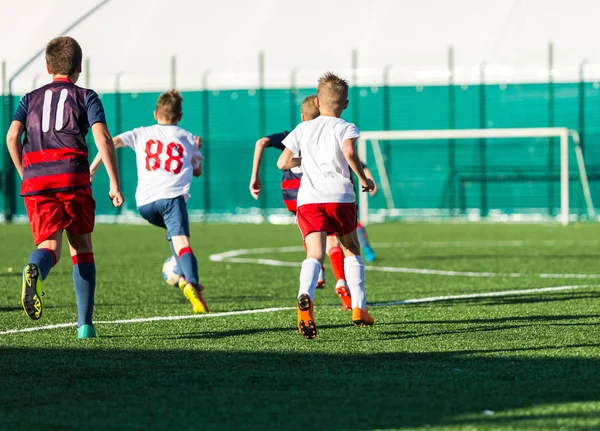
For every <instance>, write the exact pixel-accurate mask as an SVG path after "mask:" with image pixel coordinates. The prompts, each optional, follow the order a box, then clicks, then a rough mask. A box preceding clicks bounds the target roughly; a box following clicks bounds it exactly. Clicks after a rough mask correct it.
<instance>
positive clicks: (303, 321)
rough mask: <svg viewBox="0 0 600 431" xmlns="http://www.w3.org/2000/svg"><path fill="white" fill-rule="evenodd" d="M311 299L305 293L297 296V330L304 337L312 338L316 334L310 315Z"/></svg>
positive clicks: (315, 327)
mask: <svg viewBox="0 0 600 431" xmlns="http://www.w3.org/2000/svg"><path fill="white" fill-rule="evenodd" d="M312 308H313V305H312V301H311V300H310V297H309V296H308V295H306V294H304V295H301V296H300V298H298V330H299V331H300V333H301V334H302V336H303V337H304V338H306V339H307V340H312V339H313V338H315V337H316V336H317V325H316V324H315V321H314V318H313V316H312Z"/></svg>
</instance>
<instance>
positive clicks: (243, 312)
mask: <svg viewBox="0 0 600 431" xmlns="http://www.w3.org/2000/svg"><path fill="white" fill-rule="evenodd" d="M593 287H600V285H598V284H582V285H569V286H554V287H541V288H535V289H520V290H505V291H501V292H485V293H469V294H464V295H449V296H432V297H428V298H416V299H406V300H403V301H390V302H374V303H370V304H369V306H370V307H385V306H396V305H410V304H423V303H428V302H440V301H453V300H458V299H476V298H491V297H497V296H511V295H533V294H536V293H546V292H557V291H562V290H575V289H587V288H593ZM295 309H296V307H272V308H259V309H254V310H238V311H226V312H222V313H206V314H191V315H185V316H156V317H142V318H137V319H118V320H99V321H97V322H94V324H95V325H116V324H129V323H147V322H164V321H174V320H188V319H202V318H209V317H227V316H240V315H247V314H259V313H274V312H278V311H290V310H295ZM75 326H77V323H59V324H56V325H45V326H34V327H30V328H21V329H9V330H7V331H0V335H11V334H22V333H26V332H37V331H45V330H51V329H62V328H72V327H75Z"/></svg>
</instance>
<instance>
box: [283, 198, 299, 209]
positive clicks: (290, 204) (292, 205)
mask: <svg viewBox="0 0 600 431" xmlns="http://www.w3.org/2000/svg"><path fill="white" fill-rule="evenodd" d="M283 203H284V204H285V207H286V208H287V209H288V211H296V210H297V208H298V201H297V200H293V201H283Z"/></svg>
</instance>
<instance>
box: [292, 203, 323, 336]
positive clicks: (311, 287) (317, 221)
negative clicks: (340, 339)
mask: <svg viewBox="0 0 600 431" xmlns="http://www.w3.org/2000/svg"><path fill="white" fill-rule="evenodd" d="M328 222H329V219H328V217H327V215H326V213H325V211H324V209H323V205H322V204H308V205H303V206H301V207H300V208H298V227H299V228H300V232H302V236H303V237H304V243H305V247H306V259H305V260H304V262H302V269H301V270H300V289H299V292H298V302H297V311H298V330H299V331H300V333H301V334H302V335H303V336H304V337H305V338H307V339H311V338H315V336H316V335H317V326H316V323H315V319H314V315H313V310H314V294H315V288H316V285H317V279H318V277H319V270H320V269H321V265H322V264H323V258H324V255H325V246H326V242H327V232H330V231H331V229H330V227H329V224H328Z"/></svg>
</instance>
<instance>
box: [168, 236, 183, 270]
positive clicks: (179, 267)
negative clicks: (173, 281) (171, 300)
mask: <svg viewBox="0 0 600 431" xmlns="http://www.w3.org/2000/svg"><path fill="white" fill-rule="evenodd" d="M169 246H170V247H171V254H172V255H173V257H174V258H175V262H177V275H179V276H182V275H183V270H182V269H181V262H179V256H178V255H177V253H175V248H174V247H173V241H171V240H170V239H169Z"/></svg>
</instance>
